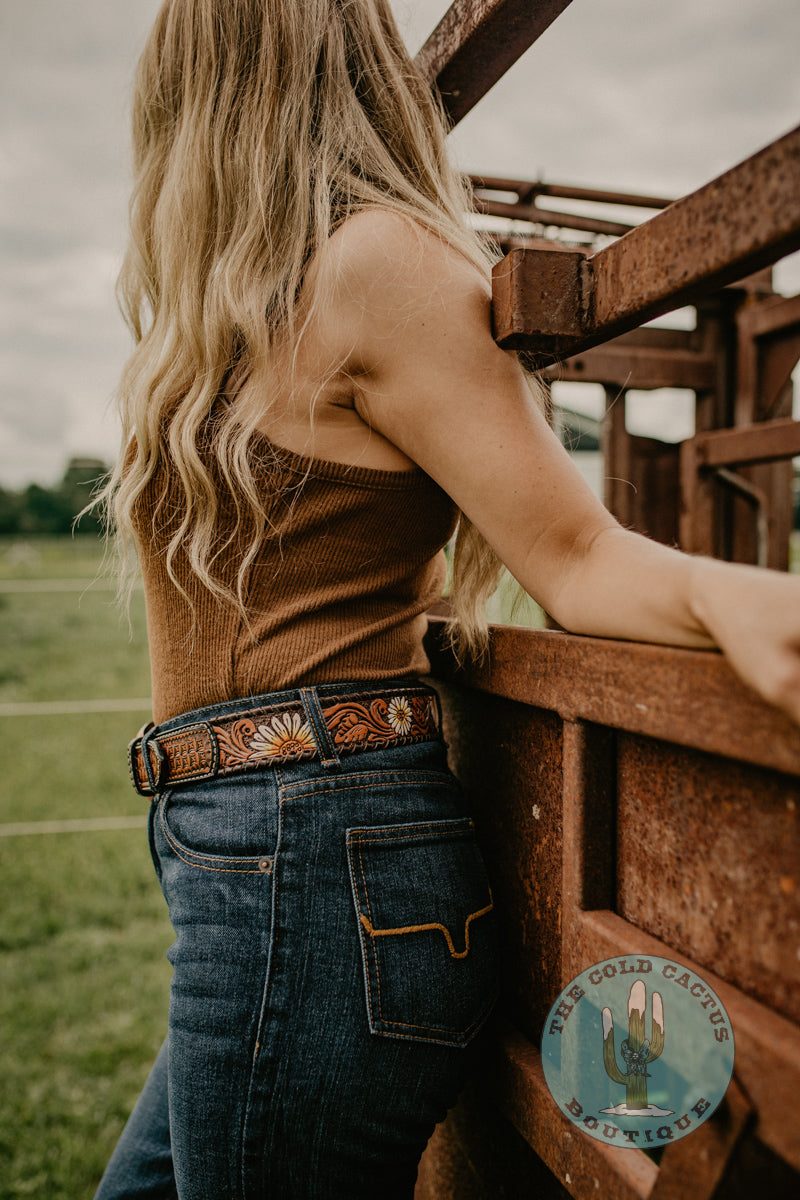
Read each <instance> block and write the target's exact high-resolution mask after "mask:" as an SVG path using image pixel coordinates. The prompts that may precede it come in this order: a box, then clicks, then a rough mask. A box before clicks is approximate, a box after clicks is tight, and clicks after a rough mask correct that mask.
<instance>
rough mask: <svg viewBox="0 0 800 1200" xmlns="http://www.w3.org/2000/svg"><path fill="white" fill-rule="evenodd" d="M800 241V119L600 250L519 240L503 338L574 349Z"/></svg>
mask: <svg viewBox="0 0 800 1200" xmlns="http://www.w3.org/2000/svg"><path fill="white" fill-rule="evenodd" d="M798 247H800V128H798V129H795V130H793V131H792V132H791V133H788V134H786V135H785V137H782V138H779V139H778V140H777V141H776V142H773V143H771V144H770V145H769V146H767V147H765V148H764V149H763V150H761V151H759V152H758V153H757V154H755V155H753V156H752V157H751V158H749V159H747V160H746V161H745V162H743V163H740V164H739V165H738V166H736V167H734V168H732V169H731V170H730V171H727V172H726V173H725V174H724V175H721V176H720V177H719V178H718V179H715V180H713V181H712V182H711V183H709V184H707V185H706V186H705V187H703V188H701V189H700V190H699V191H697V192H694V193H693V194H692V195H690V196H686V197H685V198H684V199H682V200H678V201H676V203H675V204H672V205H671V206H670V207H669V208H667V209H665V210H664V211H663V212H661V213H659V214H658V215H657V216H655V217H653V218H652V219H651V220H650V221H646V222H644V224H642V225H639V226H638V227H637V228H636V229H633V230H631V232H630V233H627V234H625V236H624V237H621V238H620V239H619V240H618V241H616V242H614V243H612V244H611V245H610V246H607V247H605V248H604V249H603V250H600V251H599V252H598V253H596V254H594V255H592V256H591V257H585V256H583V255H581V254H580V253H575V252H573V254H572V256H571V257H570V256H567V255H560V256H559V257H560V258H561V259H562V260H567V261H569V264H570V267H569V271H567V270H566V268H565V265H564V261H562V262H561V264H560V265H559V267H558V268H557V270H558V276H557V277H555V276H552V275H551V276H550V277H548V269H547V266H546V257H547V256H546V252H544V251H541V250H534V251H527V250H512V251H511V253H510V254H508V255H507V256H506V258H504V259H503V260H502V262H500V263H498V264H497V266H496V267H495V268H494V272H493V281H494V321H495V336H496V338H497V340H498V342H499V343H500V345H502V346H504V347H507V348H509V349H517V350H525V351H526V352H528V353H530V354H534V355H536V354H541V355H543V356H547V357H556V358H560V357H564V356H566V355H569V354H576V353H578V352H579V351H583V350H586V349H588V348H589V347H591V346H595V345H597V344H598V342H601V341H606V340H608V339H609V338H611V337H615V336H617V335H618V334H620V333H623V332H625V331H626V330H628V329H631V328H633V327H635V326H637V325H640V324H642V323H643V322H645V321H648V320H650V319H651V318H653V317H655V316H658V315H660V314H661V313H665V312H669V311H670V310H672V309H675V308H678V307H681V306H682V305H684V304H687V303H691V302H693V301H695V300H696V299H697V298H698V296H701V295H703V294H705V293H707V292H708V291H711V290H714V289H718V288H721V287H724V286H725V285H726V284H730V283H733V282H735V281H736V280H737V279H741V278H742V277H743V276H745V275H748V274H750V273H752V272H754V271H757V270H758V269H760V268H761V267H763V266H765V265H766V264H768V263H771V262H774V261H775V260H776V259H778V258H781V257H782V256H783V255H785V254H788V253H790V252H791V251H793V250H795V249H797V248H798Z"/></svg>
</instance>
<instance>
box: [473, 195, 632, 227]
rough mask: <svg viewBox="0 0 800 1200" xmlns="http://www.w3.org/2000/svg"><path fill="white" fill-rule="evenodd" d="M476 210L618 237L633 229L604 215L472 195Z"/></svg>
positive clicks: (492, 215)
mask: <svg viewBox="0 0 800 1200" xmlns="http://www.w3.org/2000/svg"><path fill="white" fill-rule="evenodd" d="M474 204H475V208H476V210H477V212H479V213H483V214H484V215H485V216H489V217H506V218H507V219H508V220H509V221H531V222H532V223H533V224H535V225H556V226H558V227H559V228H561V229H583V230H585V231H586V232H587V233H605V234H608V235H609V236H610V237H619V236H620V234H623V233H627V232H628V231H629V230H630V229H634V228H635V226H634V225H630V224H625V223H624V222H622V221H608V220H606V219H605V218H604V217H590V216H585V217H584V216H581V215H580V213H565V212H554V211H553V210H552V209H546V208H539V206H538V205H537V204H509V203H507V202H506V201H504V200H486V199H484V198H483V197H482V196H475V197H474Z"/></svg>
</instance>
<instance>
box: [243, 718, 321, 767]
mask: <svg viewBox="0 0 800 1200" xmlns="http://www.w3.org/2000/svg"><path fill="white" fill-rule="evenodd" d="M315 749H316V747H315V745H314V738H313V735H312V733H311V726H310V725H309V723H308V721H306V720H304V719H303V717H302V715H301V714H300V713H284V714H283V715H282V716H279V717H273V718H272V720H271V721H268V722H266V723H265V724H264V725H259V726H258V730H257V732H256V733H254V734H253V736H252V738H251V739H250V750H251V751H252V753H251V755H250V757H251V759H259V758H276V757H277V756H278V755H285V754H291V755H297V756H298V758H299V757H300V756H301V755H303V754H310V753H312V752H313V751H314V750H315Z"/></svg>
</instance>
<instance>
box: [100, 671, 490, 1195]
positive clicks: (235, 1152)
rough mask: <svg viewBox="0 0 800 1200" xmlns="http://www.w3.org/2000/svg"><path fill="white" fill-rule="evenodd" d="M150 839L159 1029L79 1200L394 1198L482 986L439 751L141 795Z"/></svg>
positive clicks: (467, 835) (463, 840) (478, 898)
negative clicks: (162, 941)
mask: <svg viewBox="0 0 800 1200" xmlns="http://www.w3.org/2000/svg"><path fill="white" fill-rule="evenodd" d="M380 686H381V687H382V686H383V685H380ZM386 686H387V688H389V689H390V688H391V686H392V685H391V684H388V685H386ZM395 686H401V685H398V684H396V685H395ZM374 687H375V685H370V684H352V685H347V690H348V694H351V695H355V694H357V693H358V692H359V691H360V690H361V691H365V690H374ZM313 692H314V694H315V695H316V697H317V699H323V698H324V697H325V694H326V693H328V694H334V693H335V694H337V695H342V685H323V686H320V687H319V688H317V689H313ZM298 695H299V693H298V692H294V691H292V692H286V693H281V694H280V699H281V700H282V699H284V698H285V699H286V700H295V699H297V698H298ZM262 699H264V698H262V697H259V698H256V702H260V701H261V700H262ZM269 699H270V701H273V702H274V701H275V700H276V695H274V694H273V695H272V696H271V697H269ZM242 706H243V705H242V702H241V701H240V702H238V703H235V704H221V705H214V706H212V707H210V708H207V709H202V710H199V711H198V712H194V713H187V714H184V715H183V716H181V717H176V718H174V719H173V720H171V721H168V722H165V724H164V725H163V726H161V728H162V729H167V728H172V729H174V728H177V727H179V726H180V725H181V724H189V723H192V722H195V721H198V720H210V719H215V718H219V717H220V716H222V715H224V714H226V713H230V712H232V711H235V710H236V709H237V708H241V707H242ZM329 750H330V748H328V751H329ZM321 757H322V756H321ZM150 840H151V848H152V854H153V861H154V863H155V867H156V872H157V874H158V876H159V880H160V883H161V887H162V890H163V892H164V896H165V898H166V901H167V904H168V906H169V914H170V919H171V921H172V924H173V927H174V930H175V934H176V940H175V942H174V944H173V945H172V947H171V948H170V949H169V951H168V955H167V956H168V958H169V960H170V962H171V963H172V966H173V978H172V986H171V994H170V1009H169V1026H168V1035H167V1039H166V1041H165V1043H164V1046H163V1047H162V1050H161V1053H160V1054H159V1056H158V1059H157V1060H156V1064H155V1066H154V1067H153V1070H152V1072H151V1075H150V1077H149V1079H148V1081H147V1084H146V1085H145V1088H144V1091H143V1092H142V1095H141V1096H140V1098H139V1101H138V1103H137V1105H136V1108H135V1109H134V1111H133V1114H132V1115H131V1118H130V1120H129V1122H128V1124H127V1125H126V1127H125V1130H124V1131H123V1134H122V1137H121V1139H120V1141H119V1144H118V1146H117V1148H116V1150H115V1152H114V1155H113V1157H112V1159H111V1161H110V1163H109V1165H108V1167H107V1169H106V1172H105V1174H104V1176H103V1179H102V1182H101V1184H100V1187H99V1190H98V1192H97V1195H96V1198H95V1200H123V1198H129V1197H148V1198H149V1200H157V1198H167V1197H169V1198H174V1197H179V1198H180V1200H234V1198H235V1200H266V1198H267V1197H269V1198H270V1200H278V1198H285V1200H304V1198H307V1200H312V1198H313V1200H324V1198H327V1197H331V1198H342V1200H344V1198H345V1197H347V1198H348V1200H357V1198H359V1197H364V1198H366V1197H370V1200H374V1198H375V1197H377V1196H381V1197H382V1198H384V1197H386V1198H392V1197H397V1198H398V1200H399V1198H401V1197H402V1198H403V1200H410V1198H411V1197H412V1196H413V1191H414V1182H415V1178H416V1171H417V1164H418V1161H419V1158H420V1156H421V1155H422V1152H423V1150H424V1148H425V1145H426V1142H427V1140H428V1138H429V1137H430V1134H431V1133H432V1131H433V1128H434V1126H435V1124H436V1123H437V1122H438V1121H440V1120H441V1119H442V1118H443V1117H444V1115H445V1112H446V1111H447V1109H448V1108H449V1107H450V1106H451V1105H452V1104H453V1103H454V1102H455V1099H456V1097H457V1094H458V1092H459V1090H460V1088H461V1086H462V1085H463V1082H464V1080H465V1075H466V1073H467V1071H468V1068H469V1066H470V1063H471V1059H472V1056H473V1055H474V1053H475V1051H476V1048H477V1046H478V1045H479V1043H480V1039H478V1041H477V1042H475V1041H473V1039H474V1036H475V1034H476V1033H477V1032H478V1030H479V1029H480V1028H481V1026H482V1025H483V1023H484V1021H485V1020H486V1017H487V1016H488V1014H489V1012H490V1010H491V1008H492V1005H493V1003H494V1000H495V997H496V993H497V977H498V972H497V957H496V939H495V928H494V922H495V914H494V911H493V907H492V899H491V892H490V889H489V885H488V882H487V879H486V874H485V870H484V867H483V862H482V860H481V857H480V854H479V851H478V849H477V847H476V845H475V840H474V832H473V828H472V822H471V820H470V818H469V815H468V814H467V812H466V811H465V807H464V799H463V796H462V794H461V791H460V789H459V787H458V784H457V783H456V781H455V779H454V778H453V776H452V775H451V774H450V772H449V771H448V768H447V763H446V755H445V747H444V745H443V744H442V743H441V742H427V743H423V744H418V745H407V746H396V747H391V748H386V749H378V750H372V751H369V752H366V753H362V754H355V755H352V756H350V757H343V758H341V759H337V758H336V756H335V754H334V756H333V757H332V758H331V756H330V754H329V753H328V755H327V762H326V763H323V762H322V761H321V759H316V760H313V761H308V760H307V761H297V762H294V763H291V764H289V765H286V764H283V765H281V766H278V767H272V768H270V769H264V770H260V771H257V772H255V773H252V774H248V775H241V776H238V777H234V778H226V779H216V780H204V781H200V782H194V783H187V784H184V785H183V786H181V787H178V788H174V789H171V790H166V791H164V792H163V793H162V794H160V795H159V796H157V797H156V798H155V800H154V801H153V803H152V805H151V811H150Z"/></svg>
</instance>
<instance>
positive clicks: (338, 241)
mask: <svg viewBox="0 0 800 1200" xmlns="http://www.w3.org/2000/svg"><path fill="white" fill-rule="evenodd" d="M320 268H321V271H322V272H323V273H324V274H326V275H327V276H328V278H329V279H331V282H332V283H333V285H334V287H335V288H336V291H337V293H339V296H340V298H341V299H343V300H345V301H346V300H347V298H348V295H350V296H352V297H353V298H359V299H362V300H363V299H366V298H369V299H370V300H371V301H372V302H374V301H376V300H380V299H381V298H382V296H384V295H385V298H387V299H388V300H389V301H390V302H391V303H392V304H393V305H395V306H396V305H397V304H398V303H401V302H403V301H408V300H409V299H411V298H412V297H414V296H419V295H421V294H425V293H427V294H430V295H432V296H437V295H439V294H440V293H441V292H442V291H446V292H452V290H453V289H454V288H458V289H461V290H463V289H466V290H467V291H468V292H474V293H475V294H477V295H482V296H486V295H489V294H490V292H491V286H490V283H489V279H488V274H486V273H484V272H482V271H481V270H480V269H479V268H478V267H477V266H475V264H474V263H472V262H470V260H469V259H468V258H467V257H466V256H465V255H464V254H463V253H462V252H461V251H460V250H459V249H458V248H456V247H455V246H453V245H452V244H450V243H449V242H447V241H446V240H445V239H444V238H442V237H440V236H438V235H437V234H436V233H434V232H433V231H432V230H430V229H428V228H426V226H424V225H423V224H421V223H420V222H419V221H416V220H415V219H414V218H413V217H411V216H408V215H406V214H405V213H400V212H393V211H390V210H388V209H381V208H369V209H365V210H364V211H362V212H360V213H356V214H354V215H353V216H352V217H349V218H348V219H347V220H346V221H344V222H343V224H342V225H341V226H340V227H339V228H338V229H337V230H336V232H335V233H334V234H333V236H332V237H331V239H330V241H329V243H328V245H327V246H326V247H325V249H324V251H323V252H322V254H321V255H320Z"/></svg>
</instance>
